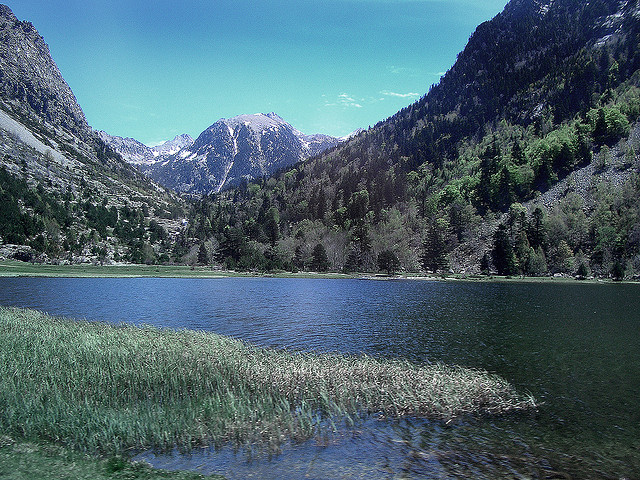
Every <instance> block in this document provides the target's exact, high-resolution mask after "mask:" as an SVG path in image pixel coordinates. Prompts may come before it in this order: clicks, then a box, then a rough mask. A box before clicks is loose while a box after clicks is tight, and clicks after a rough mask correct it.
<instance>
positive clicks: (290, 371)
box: [0, 307, 534, 455]
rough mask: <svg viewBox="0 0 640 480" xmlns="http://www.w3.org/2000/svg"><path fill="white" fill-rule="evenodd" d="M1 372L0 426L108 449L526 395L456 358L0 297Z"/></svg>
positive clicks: (476, 405) (265, 433)
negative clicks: (446, 361)
mask: <svg viewBox="0 0 640 480" xmlns="http://www.w3.org/2000/svg"><path fill="white" fill-rule="evenodd" d="M0 378H2V382H1V383H0V432H3V434H5V435H9V436H12V437H16V438H23V439H40V440H47V441H52V442H55V443H57V444H62V445H66V446H69V447H72V448H74V449H76V450H81V451H85V452H89V453H100V454H109V455H113V454H123V453H126V452H127V451H128V450H142V449H147V448H150V447H154V448H173V447H174V446H178V447H179V448H183V449H185V450H187V449H189V448H191V447H194V446H196V445H212V444H213V445H221V444H223V443H226V442H229V441H231V442H234V443H236V444H246V443H248V442H263V441H266V442H267V443H279V442H280V441H282V440H284V439H285V438H294V439H296V438H307V437H309V436H311V435H313V434H314V433H315V432H316V431H317V429H318V428H319V425H320V424H321V423H322V422H324V421H326V420H329V421H331V419H335V418H336V417H340V418H345V417H346V418H351V417H353V416H358V415H360V414H362V413H366V412H368V413H372V412H380V413H382V414H384V415H416V416H426V417H435V418H449V417H452V416H457V415H462V414H468V413H502V412H506V411H510V410H519V409H524V408H528V407H532V406H534V403H533V400H532V399H530V398H525V397H522V396H520V395H518V394H517V393H516V392H515V390H514V389H513V387H512V386H511V385H510V384H508V383H507V382H506V381H504V380H503V379H501V378H500V377H498V376H496V375H491V374H488V373H486V372H481V371H476V370H470V369H465V368H460V367H446V366H443V365H430V366H417V365H412V364H410V363H407V362H401V361H387V360H377V359H374V358H371V357H367V356H358V357H354V356H343V355H336V354H311V353H292V352H287V351H279V350H271V349H264V348H258V347H254V346H251V345H248V344H246V343H244V342H242V341H239V340H235V339H231V338H226V337H222V336H220V335H216V334H213V333H204V332H196V331H188V330H182V331H175V330H168V329H158V328H154V327H144V328H139V327H134V326H129V325H111V324H106V323H98V322H88V321H75V320H70V319H63V318H54V317H50V316H48V315H45V314H42V313H39V312H36V311H32V310H21V309H9V308H1V307H0Z"/></svg>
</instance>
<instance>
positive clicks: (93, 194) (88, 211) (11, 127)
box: [0, 5, 183, 260]
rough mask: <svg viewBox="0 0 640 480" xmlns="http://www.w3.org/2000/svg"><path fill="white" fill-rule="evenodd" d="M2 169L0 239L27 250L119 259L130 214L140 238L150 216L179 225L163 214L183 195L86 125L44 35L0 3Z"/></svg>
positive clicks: (175, 210)
mask: <svg viewBox="0 0 640 480" xmlns="http://www.w3.org/2000/svg"><path fill="white" fill-rule="evenodd" d="M0 170H1V172H0V173H2V175H1V176H2V188H0V196H2V199H1V200H2V202H1V203H2V211H1V212H0V244H2V243H5V244H7V243H12V244H17V243H19V244H23V246H25V248H26V249H27V251H29V252H31V253H29V256H37V257H38V258H49V259H54V258H58V257H60V255H61V254H62V253H63V252H64V253H65V254H68V258H69V259H70V260H73V259H82V258H84V259H87V258H95V257H97V256H100V257H101V259H102V260H105V259H107V258H111V259H113V258H114V256H115V257H119V258H123V259H126V258H127V257H128V256H129V254H130V253H132V252H133V246H132V244H131V241H132V238H133V237H131V238H128V239H127V240H124V237H125V236H130V235H129V230H130V227H131V225H133V223H134V222H133V220H134V218H135V227H136V228H138V233H139V239H138V240H140V241H141V242H142V244H144V242H145V239H146V238H148V232H147V231H146V229H147V227H148V225H149V222H150V221H151V220H155V221H156V223H157V220H160V218H161V217H162V220H161V221H162V222H163V224H164V226H165V227H166V228H167V229H168V230H170V231H171V230H173V231H176V230H177V228H178V226H179V222H177V221H171V220H170V218H171V217H175V216H177V215H179V212H180V211H182V209H183V204H182V203H181V201H180V200H179V199H178V198H177V196H176V195H175V194H174V193H173V192H171V191H169V190H167V189H165V188H163V187H161V186H159V185H158V184H156V183H154V182H152V181H151V180H150V179H148V178H147V177H145V176H144V175H143V174H141V173H140V172H139V171H137V170H136V169H135V168H134V167H132V166H131V165H130V164H128V163H127V162H125V161H124V160H123V159H122V157H121V156H120V155H119V154H117V153H116V152H115V151H113V150H112V149H111V148H110V147H108V146H107V145H106V144H105V143H104V141H103V140H102V139H101V138H100V137H99V136H98V135H97V134H96V133H95V132H94V131H93V130H92V129H91V128H90V126H89V125H88V123H87V120H86V118H85V116H84V113H83V112H82V109H81V108H80V106H79V105H78V103H77V101H76V98H75V96H74V95H73V92H72V91H71V89H70V88H69V85H68V84H67V83H66V82H65V81H64V79H63V77H62V74H61V73H60V71H59V69H58V67H57V65H56V64H55V62H54V61H53V59H52V58H51V55H50V53H49V48H48V47H47V45H46V43H45V41H44V39H43V38H42V37H41V36H40V35H39V33H38V32H37V30H36V29H35V27H34V26H33V25H32V24H31V23H29V22H23V21H20V20H18V19H17V18H16V17H15V15H14V14H13V13H12V12H11V10H10V9H9V7H7V6H5V5H0ZM119 209H121V210H122V213H120V212H119ZM107 213H108V214H107ZM127 217H130V218H127ZM125 226H126V228H125ZM109 228H110V229H111V230H109ZM163 228H164V227H163ZM127 229H129V230H127ZM125 230H126V231H127V234H126V235H125V234H124V233H122V232H125ZM158 231H159V229H158ZM117 232H120V233H121V234H122V235H119V234H118V233H117ZM165 234H166V232H165ZM119 237H120V238H119ZM80 238H82V239H83V240H82V241H81V242H80V241H79V239H80ZM72 244H73V247H72ZM148 246H149V248H150V249H151V250H147V253H148V254H149V255H147V257H148V258H151V257H152V256H153V255H152V251H153V249H152V247H151V245H150V244H149V245H148ZM138 247H140V248H142V247H141V246H140V245H139V246H138ZM6 248H7V247H4V248H3V250H6ZM9 251H11V249H9ZM98 252H99V253H98Z"/></svg>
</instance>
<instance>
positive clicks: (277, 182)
mask: <svg viewBox="0 0 640 480" xmlns="http://www.w3.org/2000/svg"><path fill="white" fill-rule="evenodd" d="M639 20H640V6H639V5H638V2H637V1H618V0H593V1H589V2H584V1H578V0H512V1H511V2H509V3H508V4H507V6H506V7H505V9H504V11H503V12H501V13H500V14H498V15H497V16H496V17H494V18H493V19H492V20H490V21H488V22H485V23H483V24H481V25H480V26H478V28H477V29H476V31H475V32H474V34H473V35H472V36H471V38H470V39H469V42H468V44H467V45H466V47H465V49H464V50H463V51H462V52H461V53H460V54H459V55H458V58H457V61H456V62H455V64H454V65H453V66H452V68H451V69H450V70H449V71H448V72H447V73H446V74H445V75H444V76H443V78H442V79H441V81H440V82H439V83H438V84H437V85H434V86H432V87H431V89H430V90H429V92H428V93H427V94H426V95H424V96H423V97H422V98H421V99H419V100H418V101H417V102H415V103H413V104H411V105H409V106H407V107H406V108H404V109H402V110H401V111H399V112H398V113H397V114H395V115H393V116H392V117H390V118H388V119H386V120H384V121H381V122H379V123H378V124H377V125H375V126H374V127H373V128H371V129H369V130H368V131H366V132H363V133H360V134H359V135H357V136H355V137H353V138H351V139H350V140H348V141H346V142H344V143H343V144H340V145H339V146H337V147H336V148H334V149H331V150H329V151H327V152H326V153H324V154H322V155H320V156H318V157H315V158H312V159H310V160H308V161H306V162H304V163H303V164H299V165H296V166H295V168H291V169H288V170H286V171H284V172H281V173H279V174H277V175H276V176H275V177H274V178H273V179H269V180H268V181H262V180H261V181H258V182H256V183H255V184H254V185H250V186H249V187H245V186H241V187H240V188H237V189H234V190H232V191H229V192H228V193H224V194H222V195H219V196H217V197H215V198H213V199H205V200H203V202H202V203H201V204H199V205H198V210H197V211H198V212H199V214H200V215H201V218H204V217H207V221H206V223H205V224H204V225H199V224H198V223H197V222H196V223H194V224H193V225H191V228H192V229H193V231H194V232H198V235H199V237H200V238H209V239H211V241H214V242H215V243H216V244H217V245H219V249H218V252H217V257H218V259H219V261H221V262H224V263H225V264H226V265H229V266H238V265H240V266H241V267H242V268H265V266H271V267H272V268H283V266H287V267H290V268H294V267H295V268H309V265H311V264H313V262H312V257H313V256H314V255H313V254H312V252H316V251H318V252H320V251H321V250H323V249H324V251H325V252H326V254H327V257H328V258H329V261H330V264H331V268H333V269H344V270H366V271H375V270H376V269H377V267H378V265H377V264H376V259H377V258H378V256H379V254H381V253H383V252H385V257H388V255H387V252H391V253H392V254H394V255H397V256H398V257H399V260H400V263H401V265H402V268H404V269H405V270H408V271H416V270H420V269H427V270H432V271H437V270H448V269H449V268H451V269H453V270H455V271H458V272H467V273H469V272H471V273H478V272H480V271H481V270H482V271H497V272H499V273H510V274H515V273H524V274H549V273H553V274H556V273H557V274H574V273H576V272H578V271H580V272H582V273H584V272H585V271H588V272H591V273H593V274H597V275H601V276H608V275H612V276H614V277H619V276H620V273H621V272H622V273H623V276H624V275H627V276H629V275H633V274H634V272H640V241H638V238H640V209H639V206H638V202H637V198H638V196H639V195H640V181H638V178H637V170H638V166H639V165H640V160H639V159H638V156H637V153H636V152H638V148H640V138H639V136H638V132H639V131H640V128H639V127H638V124H637V122H638V119H639V118H640V102H638V98H639V97H640V71H639V70H640V48H639V43H640V21H639ZM413 41H420V39H413ZM634 198H635V199H636V200H634ZM207 202H208V203H207ZM239 239H244V242H242V241H239ZM316 247H318V248H316ZM319 247H322V248H319ZM316 263H317V262H316Z"/></svg>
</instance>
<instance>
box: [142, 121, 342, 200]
mask: <svg viewBox="0 0 640 480" xmlns="http://www.w3.org/2000/svg"><path fill="white" fill-rule="evenodd" d="M338 143H339V140H338V139H337V138H334V137H330V136H328V135H321V134H316V135H305V134H303V133H301V132H299V131H298V130H296V129H295V128H294V127H292V126H291V125H290V124H289V123H287V122H286V121H284V120H283V119H282V118H280V117H279V116H278V115H276V114H275V113H267V114H262V113H257V114H254V115H239V116H237V117H233V118H229V119H225V118H223V119H220V120H218V121H217V122H215V123H214V124H213V125H211V126H210V127H209V128H207V129H206V130H205V131H203V132H202V133H201V134H200V135H199V136H198V138H197V139H196V140H195V141H194V142H193V144H191V145H187V146H185V147H183V148H182V149H181V150H180V151H178V152H177V153H175V154H173V155H170V156H168V157H158V158H157V160H158V161H156V162H154V163H152V164H147V165H144V166H142V170H143V171H144V172H145V173H147V174H148V175H150V176H151V177H152V178H153V179H155V180H156V181H158V182H160V183H161V184H163V185H166V186H168V187H171V188H173V189H175V190H177V191H180V192H186V193H209V192H219V191H220V190H222V189H223V188H226V187H228V186H230V185H234V184H237V183H239V182H240V181H241V180H243V179H246V180H251V179H254V178H257V177H261V176H264V175H271V174H273V173H275V172H276V171H277V170H279V169H281V168H284V167H288V166H290V165H293V164H295V163H297V162H299V161H301V160H304V159H306V158H309V157H312V156H314V155H318V154H319V153H321V152H323V151H324V150H326V149H328V148H331V147H334V146H336V145H337V144H338Z"/></svg>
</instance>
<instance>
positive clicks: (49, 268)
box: [0, 260, 351, 278]
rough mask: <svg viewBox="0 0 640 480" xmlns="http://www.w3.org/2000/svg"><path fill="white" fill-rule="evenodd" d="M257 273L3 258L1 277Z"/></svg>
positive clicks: (295, 275)
mask: <svg viewBox="0 0 640 480" xmlns="http://www.w3.org/2000/svg"><path fill="white" fill-rule="evenodd" d="M256 275H260V274H256V273H250V272H233V271H221V270H213V269H212V268H211V267H203V266H195V267H191V266H188V265H93V264H88V263H83V264H74V265H50V264H39V263H35V264H32V263H27V262H20V261H17V260H0V277H19V276H25V277H87V278H91V277H100V278H109V277H114V278H126V277H159V278H163V277H166V278H222V277H254V276H256ZM268 276H276V277H290V278H349V277H351V275H344V274H340V273H322V274H317V273H310V272H300V273H289V272H281V273H276V274H269V275H268Z"/></svg>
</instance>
